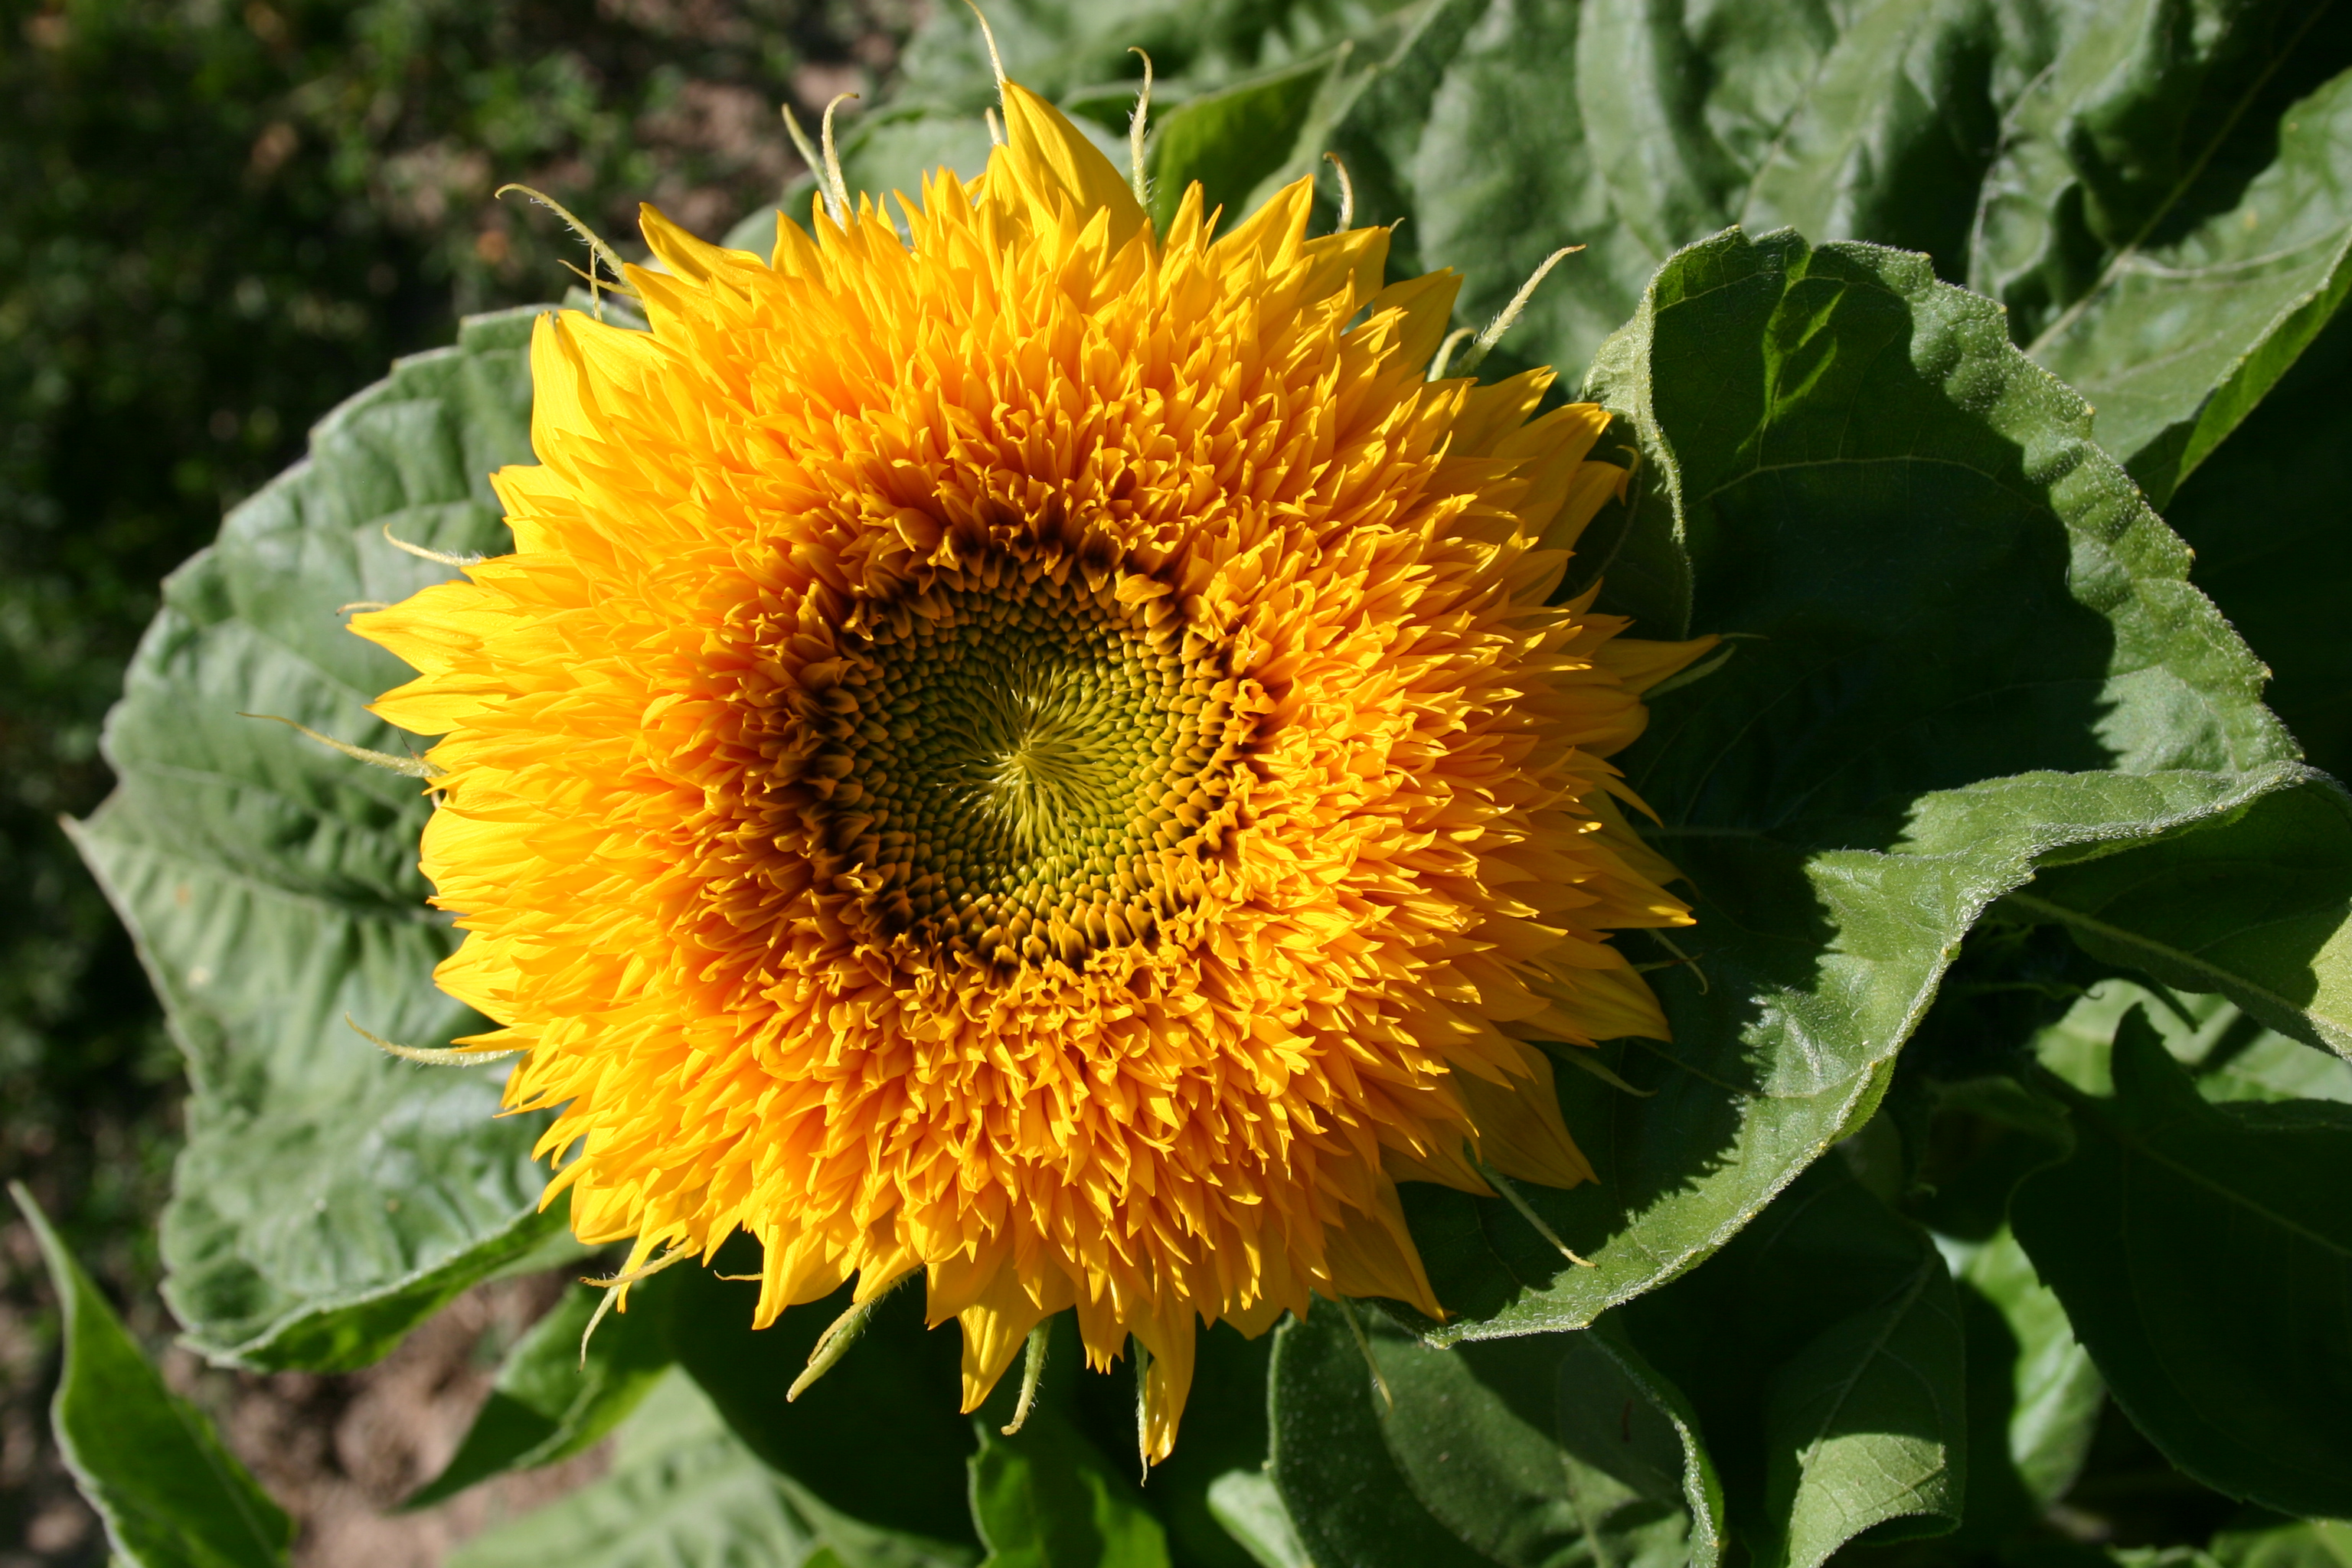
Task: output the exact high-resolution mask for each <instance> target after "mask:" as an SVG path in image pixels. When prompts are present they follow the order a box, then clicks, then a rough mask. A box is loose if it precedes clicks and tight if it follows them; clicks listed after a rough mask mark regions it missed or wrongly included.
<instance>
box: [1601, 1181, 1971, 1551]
mask: <svg viewBox="0 0 2352 1568" xmlns="http://www.w3.org/2000/svg"><path fill="white" fill-rule="evenodd" d="M1622 1325H1623V1330H1624V1331H1625V1332H1626V1334H1627V1335H1628V1337H1629V1338H1630V1339H1631V1340H1632V1341H1633V1343H1634V1344H1635V1345H1636V1346H1638V1347H1639V1348H1640V1350H1641V1352H1643V1355H1645V1356H1647V1357H1648V1358H1649V1360H1650V1361H1651V1362H1652V1363H1654V1364H1655V1365H1656V1366H1657V1367H1658V1368H1659V1369H1660V1370H1661V1372H1663V1373H1664V1374H1665V1375H1666V1376H1667V1377H1670V1378H1672V1379H1673V1381H1674V1385H1675V1387H1677V1388H1680V1389H1682V1390H1683V1391H1684V1392H1685V1394H1687V1395H1688V1396H1689V1398H1690V1400H1691V1402H1692V1404H1693V1405H1694V1406H1695V1407H1696V1415H1697V1420H1698V1423H1699V1425H1700V1426H1701V1427H1702V1428H1703V1430H1704V1431H1705V1433H1706V1440H1707V1443H1708V1445H1709V1448H1710V1451H1711V1452H1712V1453H1713V1455H1714V1457H1715V1458H1716V1460H1717V1464H1718V1465H1719V1466H1720V1467H1721V1470H1722V1485H1723V1489H1724V1492H1725V1496H1726V1498H1727V1501H1728V1504H1729V1511H1730V1519H1731V1526H1732V1529H1733V1530H1734V1531H1736V1532H1737V1533H1738V1534H1739V1535H1740V1536H1741V1537H1743V1538H1744V1539H1745V1540H1746V1542H1747V1543H1748V1549H1749V1551H1750V1552H1752V1553H1753V1554H1754V1555H1755V1557H1756V1559H1757V1560H1758V1562H1759V1563H1762V1564H1765V1565H1766V1568H1781V1565H1785V1564H1795V1565H1799V1568H1811V1565H1812V1564H1816V1563H1822V1562H1823V1561H1824V1560H1826V1559H1827V1558H1828V1557H1829V1556H1830V1554H1831V1553H1832V1552H1835V1551H1836V1550H1837V1549H1838V1547H1839V1546H1840V1545H1842V1544H1843V1543H1844V1542H1847V1541H1850V1540H1853V1539H1855V1538H1856V1537H1861V1536H1864V1535H1865V1534H1866V1536H1867V1538H1868V1539H1870V1540H1872V1541H1889V1540H1899V1539H1906V1538H1908V1537H1911V1536H1916V1535H1932V1534H1936V1533H1939V1532H1941V1531H1948V1530H1949V1529H1951V1528H1952V1527H1953V1526H1954V1525H1955V1524H1957V1523H1958V1520H1959V1514H1960V1500H1961V1496H1962V1494H1963V1491H1964V1490H1965V1487H1966V1481H1967V1475H1966V1471H1967V1458H1968V1449H1967V1443H1966V1435H1967V1423H1968V1412H1967V1390H1966V1386H1965V1380H1964V1378H1963V1375H1962V1366H1963V1354H1962V1348H1961V1325H1960V1317H1959V1309H1958V1299H1957V1297H1956V1295H1955V1293H1954V1290H1953V1287H1952V1279H1951V1275H1950V1272H1949V1270H1948V1268H1947V1267H1946V1265H1945V1263H1944V1260H1943V1258H1942V1255H1941V1254H1940V1253H1938V1252H1937V1250H1936V1247H1935V1246H1934V1244H1933V1243H1932V1242H1931V1241H1930V1240H1929V1239H1928V1238H1927V1235H1926V1233H1925V1232H1923V1231H1921V1230H1920V1229H1919V1228H1918V1227H1917V1226H1913V1225H1911V1224H1909V1223H1908V1222H1906V1221H1905V1220H1903V1219H1900V1218H1899V1217H1897V1216H1896V1215H1894V1214H1893V1213H1891V1212H1889V1211H1888V1210H1887V1209H1886V1208H1885V1205H1882V1204H1881V1203H1880V1202H1879V1201H1878V1200H1877V1199H1876V1198H1874V1197H1873V1196H1872V1195H1871V1194H1869V1193H1867V1192H1866V1191H1864V1189H1863V1188H1862V1187H1861V1185H1860V1184H1857V1183H1856V1182H1855V1181H1854V1180H1853V1177H1852V1176H1850V1175H1848V1174H1846V1173H1844V1172H1843V1171H1842V1170H1840V1169H1838V1166H1837V1163H1836V1162H1834V1161H1832V1162H1827V1163H1823V1164H1821V1165H1817V1166H1815V1167H1813V1168H1812V1169H1811V1171H1808V1172H1807V1173H1805V1174H1804V1175H1803V1176H1802V1177H1801V1178H1799V1180H1798V1181H1797V1183H1796V1184H1794V1185H1793V1186H1791V1187H1790V1190H1789V1191H1788V1192H1787V1193H1786V1194H1783V1195H1782V1196H1781V1197H1780V1199H1779V1200H1778V1201H1777V1202H1775V1203H1774V1204H1773V1205H1772V1206H1771V1207H1770V1208H1769V1209H1767V1210H1766V1211H1765V1212H1764V1214H1763V1215H1761V1216H1759V1219H1758V1220H1757V1221H1756V1223H1755V1224H1753V1225H1751V1226H1749V1227H1748V1229H1747V1230H1746V1231H1744V1232H1742V1233H1741V1234H1740V1236H1739V1237H1738V1239H1737V1240H1735V1241H1734V1242H1732V1244H1731V1245H1730V1246H1728V1247H1726V1248H1725V1249H1724V1250H1723V1252H1722V1254H1721V1255H1720V1256H1719V1257H1717V1258H1716V1259H1715V1260H1714V1261H1713V1262H1712V1263H1710V1264H1709V1265H1708V1266H1707V1267H1706V1268H1703V1269H1700V1270H1698V1271H1697V1272H1696V1273H1694V1274H1693V1275H1691V1276H1690V1277H1689V1278H1688V1279H1684V1280H1680V1281H1677V1282H1676V1283H1675V1284H1674V1285H1671V1286H1669V1287H1667V1288H1666V1289H1663V1290H1660V1291H1657V1292H1654V1294H1652V1295H1650V1296H1647V1297H1644V1298H1643V1300H1640V1301H1637V1302H1635V1303H1633V1304H1632V1305H1631V1306H1630V1307H1628V1308H1626V1309H1625V1310H1624V1312H1623V1316H1622Z"/></svg>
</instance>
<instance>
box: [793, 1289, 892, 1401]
mask: <svg viewBox="0 0 2352 1568" xmlns="http://www.w3.org/2000/svg"><path fill="white" fill-rule="evenodd" d="M919 1272H920V1270H919V1269H914V1268H909V1269H908V1270H907V1272H905V1273H904V1274H901V1275H899V1276H898V1278H897V1279H893V1280H891V1281H890V1283H888V1284H887V1285H885V1286H883V1287H882V1289H879V1290H877V1291H876V1292H875V1293H874V1294H873V1296H872V1297H871V1298H869V1299H868V1300H863V1301H858V1302H854V1303H852V1305H851V1306H850V1309H849V1310H847V1311H846V1312H844V1313H842V1314H841V1316H839V1317H838V1318H835V1320H834V1321H833V1322H832V1323H831V1325H830V1326H828V1327H827V1328H826V1329H825V1331H824V1332H823V1333H821V1334H819V1335H817V1337H816V1343H815V1344H814V1346H812V1347H811V1348H810V1350H809V1358H808V1367H807V1369H806V1370H805V1371H803V1373H801V1374H800V1376H798V1377H796V1378H794V1379H793V1385H792V1386H791V1387H790V1388H788V1389H786V1390H784V1403H785V1404H787V1405H790V1404H792V1403H793V1401H795V1400H797V1399H798V1398H800V1396H801V1395H802V1394H805V1393H807V1392H808V1391H809V1388H810V1386H811V1385H812V1384H814V1383H815V1382H816V1380H817V1379H818V1378H820V1377H823V1376H824V1374H825V1373H828V1372H831V1371H832V1370H833V1369H834V1366H835V1363H838V1362H839V1361H840V1360H841V1358H842V1357H843V1356H845V1355H847V1354H848V1353H849V1347H850V1346H852V1345H854V1344H856V1342H858V1341H859V1340H860V1339H863V1338H864V1337H865V1335H866V1324H867V1323H869V1322H871V1321H873V1320H874V1311H875V1309H876V1308H877V1307H879V1306H881V1305H882V1303H883V1302H884V1301H885V1300H887V1299H888V1297H889V1295H890V1292H891V1291H893V1290H896V1289H898V1287H899V1286H901V1285H904V1284H905V1283H906V1282H907V1281H908V1280H909V1279H913V1278H914V1277H915V1276H916V1275H917V1274H918V1273H919Z"/></svg>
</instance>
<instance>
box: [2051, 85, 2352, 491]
mask: <svg viewBox="0 0 2352 1568" xmlns="http://www.w3.org/2000/svg"><path fill="white" fill-rule="evenodd" d="M2277 158H2278V161H2277V162H2276V163H2273V164H2271V166H2270V167H2269V168H2267V169H2264V170H2263V172H2262V174H2259V175H2258V176H2256V177H2255V178H2254V179H2253V180H2252V182H2251V183H2249V184H2247V185H2246V187H2245V190H2244V192H2243V194H2242V196H2241V198H2240V199H2239V201H2238V202H2237V203H2236V204H2235V205H2231V206H2230V207H2229V208H2227V209H2226V210H2224V211H2221V212H2218V213H2216V214H2214V215H2213V216H2210V217H2209V218H2207V219H2206V220H2205V221H2204V222H2202V223H2200V224H2199V225H2197V226H2195V227H2194V228H2192V229H2191V230H2189V233H2187V234H2186V235H2183V236H2182V237H2179V238H2178V239H2174V240H2172V241H2171V242H2170V243H2169V244H2164V245H2147V246H2143V247H2140V248H2138V249H2137V250H2133V251H2129V252H2126V253H2125V254H2122V255H2119V256H2117V257H2116V258H2115V259H2114V260H2113V261H2111V262H2109V263H2108V275H2109V276H2108V278H2105V279H2102V281H2101V285H2100V286H2099V287H2098V288H2097V289H2095V290H2094V291H2093V292H2092V293H2091V294H2089V295H2086V296H2084V299H2083V300H2081V301H2080V302H2079V303H2078V304H2077V305H2076V306H2075V307H2074V309H2073V310H2070V312H2069V313H2068V314H2067V315H2065V316H2062V317H2061V318H2060V319H2059V321H2056V322H2053V324H2052V325H2051V327H2050V328H2049V329H2048V330H2047V331H2045V332H2044V333H2043V335H2042V339H2041V340H2040V341H2037V342H2035V344H2034V345H2033V351H2032V352H2033V354H2034V357H2035V358H2036V359H2038V360H2040V361H2041V362H2042V363H2043V364H2045V365H2048V366H2049V367H2050V369H2051V370H2052V371H2053V372H2054V373H2056V374H2058V375H2060V376H2063V377H2064V378H2065V379H2066V380H2067V381H2068V382H2070V383H2072V384H2074V386H2075V387H2076V388H2077V389H2078V390H2080V391H2081V392H2082V393H2083V395H2084V396H2086V397H2088V398H2090V400H2091V401H2092V402H2093V403H2094V404H2095V405H2097V407H2098V410H2099V418H2098V430H2099V440H2100V442H2101V443H2102V444H2103V445H2104V446H2105V447H2107V448H2108V450H2110V451H2112V452H2115V453H2116V454H2118V455H2119V456H2121V457H2123V458H2124V459H2125V462H2126V466H2127V467H2128V468H2130V469H2131V472H2132V477H2133V478H2134V479H2137V480H2138V481H2139V484H2140V488H2141V489H2144V490H2146V491H2147V496H2148V499H2149V500H2151V501H2152V502H2154V503H2155V504H2156V505H2158V506H2162V505H2164V504H2165V502H2166V501H2167V500H2169V499H2170V498H2171V496H2172V492H2173V491H2174V490H2175V489H2177V488H2179V482H2180V480H2181V479H2185V478H2186V477H2188V475H2189V473H2190V472H2191V471H2193V470H2194V469H2195V468H2197V466H2198V465H2199V464H2200V463H2202V462H2203V461H2204V460H2205V459H2206V458H2207V457H2208V456H2210V454H2211V453H2212V451H2213V449H2214V447H2217V446H2219V445H2220V444H2221V439H2222V437H2225V436H2227V435H2229V433H2230V432H2231V430H2233V429H2235V428H2236V427H2237V426H2238V424H2239V422H2240V421H2241V420H2242V419H2244V418H2245V417H2246V416H2247V415H2248V414H2249V413H2251V412H2252V410H2253V408H2254V406H2255V405H2257V404H2259V403H2261V402H2262V400H2263V397H2264V396H2265V395H2268V394H2269V392H2270V390H2271V388H2272V387H2273V385H2275V384H2277V382H2278V379H2279V377H2280V375H2281V374H2284V372H2285V371H2286V369H2287V368H2288V367H2289V366H2290V365H2292V364H2294V362H2295V360H2296V358H2297V357H2298V356H2300V355H2301V354H2302V353H2303V352H2304V351H2305V349H2307V348H2308V347H2310V345H2311V343H2312V341H2313V340H2314V339H2315V337H2317V336H2318V334H2319V332H2320V331H2321V329H2322V328H2324V327H2326V325H2327V323H2328V321H2330V320H2331V319H2332V318H2333V317H2334V316H2335V315H2336V311H2337V310H2338V309H2339V308H2340V307H2341V306H2342V305H2343V303H2344V298H2345V295H2346V293H2347V290H2352V211H2347V195H2352V72H2347V73H2346V74H2344V75H2342V76H2338V77H2337V78H2336V79H2334V80H2333V81H2331V82H2329V83H2327V84H2326V86H2325V87H2322V88H2321V89H2319V90H2318V91H2316V92H2315V93H2313V94H2312V95H2311V96H2310V97H2309V98H2306V99H2305V100H2302V101H2301V102H2299V103H2296V104H2294V105H2292V106H2290V107H2289V108H2288V109H2287V110H2285V113H2284V119H2283V121H2281V122H2280V124H2279V128H2278V152H2277Z"/></svg>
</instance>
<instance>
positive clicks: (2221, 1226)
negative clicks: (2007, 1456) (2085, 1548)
mask: <svg viewBox="0 0 2352 1568" xmlns="http://www.w3.org/2000/svg"><path fill="white" fill-rule="evenodd" d="M2114 1078H2115V1096H2114V1098H2113V1099H2111V1100H2105V1099H2094V1098H2091V1097H2088V1096H2084V1095H2081V1094H2079V1092H2078V1091H2070V1092H2073V1093H2074V1100H2073V1101H2072V1103H2073V1104H2074V1111H2075V1116H2074V1121H2075V1139H2076V1144H2075V1151H2074V1155H2073V1157H2072V1158H2070V1159H2068V1160H2067V1161H2065V1162H2064V1163H2061V1164H2057V1165H2053V1166H2051V1167H2050V1168H2048V1169H2046V1170H2044V1171H2042V1172H2040V1173H2037V1174H2035V1175H2032V1176H2031V1177H2028V1178H2027V1179H2026V1181H2025V1182H2024V1183H2023V1184H2021V1185H2020V1187H2019V1188H2018V1192H2017V1195H2016V1197H2015V1200H2014V1201H2013V1204H2012V1205H2011V1212H2012V1215H2013V1219H2014V1224H2015V1226H2016V1230H2017V1237H2018V1239H2019V1241H2021V1243H2023V1244H2024V1247H2025V1249H2026V1251H2027V1252H2028V1253H2029V1254H2030V1255H2031V1256H2032V1259H2033V1263H2034V1266H2035V1268H2038V1269H2039V1270H2040V1272H2041V1274H2042V1278H2043V1279H2045V1280H2047V1281H2048V1282H2049V1284H2050V1286H2051V1287H2052V1288H2053V1289H2055V1290H2056V1291H2057V1293H2058V1297H2059V1300H2062V1301H2063V1302H2064V1303H2065V1307H2066V1312H2067V1316H2068V1317H2069V1318H2070V1319H2071V1320H2072V1321H2073V1322H2074V1331H2075V1333H2076V1334H2077V1335H2078V1336H2079V1337H2080V1338H2081V1340H2082V1342H2083V1343H2084V1346H2085V1347H2087V1348H2088V1349H2089V1351H2090V1352H2091V1355H2092V1358H2093V1359H2094V1360H2095V1362H2096V1363H2098V1367H2099V1371H2100V1373H2102V1374H2103V1375H2104V1376H2105V1379H2106V1382H2107V1385H2108V1387H2109V1388H2110V1389H2111V1390H2112V1391H2113V1393H2114V1394H2115V1397H2116V1402H2117V1403H2118V1404H2119V1405H2122V1406H2123V1408H2124V1409H2125V1411H2126V1413H2127V1414H2129V1415H2130V1416H2131V1418H2132V1420H2133V1422H2134V1423H2135V1424H2136V1425H2137V1426H2138V1427H2139V1428H2140V1430H2141V1431H2143V1432H2145V1433H2147V1436H2149V1437H2150V1438H2152V1439H2153V1440H2154V1441H2155V1442H2156V1444H2157V1446H2158V1447H2160V1448H2161V1449H2163V1450H2164V1453H2165V1456H2166V1457H2167V1458H2169V1459H2170V1460H2171V1461H2172V1462H2173V1463H2174V1464H2176V1465H2178V1466H2179V1468H2181V1469H2183V1470H2185V1471H2187V1472H2188V1473H2189V1474H2190V1475H2191V1476H2194V1477H2196V1478H2197V1479H2199V1480H2201V1481H2203V1482H2204V1483H2205V1484H2206V1485H2208V1486H2210V1487H2213V1488H2215V1489H2218V1490H2221V1491H2223V1492H2226V1493H2228V1494H2230V1495H2231V1496H2233V1497H2241V1498H2245V1499H2248V1500H2252V1501H2257V1502H2261V1503H2263V1504H2265V1505H2267V1506H2269V1507H2272V1508H2276V1509H2280V1510H2284V1511H2287V1512H2290V1513H2296V1514H2320V1515H2336V1516H2341V1515H2345V1514H2347V1513H2352V1343H2347V1341H2346V1339H2345V1336H2344V1333H2343V1324H2344V1323H2345V1322H2346V1321H2347V1315H2352V1107H2347V1106H2344V1105H2341V1104H2336V1103H2331V1102H2326V1101H2313V1100H2291V1101H2285V1102H2280V1103H2269V1104H2265V1103H2259V1102H2244V1101H2241V1102H2233V1103H2230V1104H2225V1105H2219V1106H2216V1105H2210V1104H2209V1103H2207V1102H2206V1101H2205V1100H2203V1099H2202V1098H2200V1096H2199V1095H2198V1093H2197V1091H2196V1087H2195V1085H2194V1083H2193V1082H2192V1081H2191V1079H2190V1078H2189V1074H2188V1073H2187V1072H2186V1071H2185V1070H2184V1069H2183V1068H2181V1067H2180V1066H2179V1064H2178V1063H2177V1062H2175V1061H2174V1060H2173V1058H2171V1056H2170V1055H2169V1054H2168V1053H2167V1051H2166V1050H2165V1048H2164V1046H2163V1043H2162V1042H2161V1041H2160V1040H2159V1039H2158V1036H2157V1033H2156V1031H2155V1029H2154V1028H2152V1027H2151V1026H2149V1025H2148V1023H2147V1020H2146V1018H2145V1017H2144V1016H2141V1015H2139V1014H2137V1013H2135V1014H2133V1015H2131V1016H2127V1017H2126V1019H2125V1020H2124V1022H2123V1025H2122V1026H2121V1028H2120V1029H2119V1031H2118V1032H2117V1034H2116V1041H2115V1050H2114Z"/></svg>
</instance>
